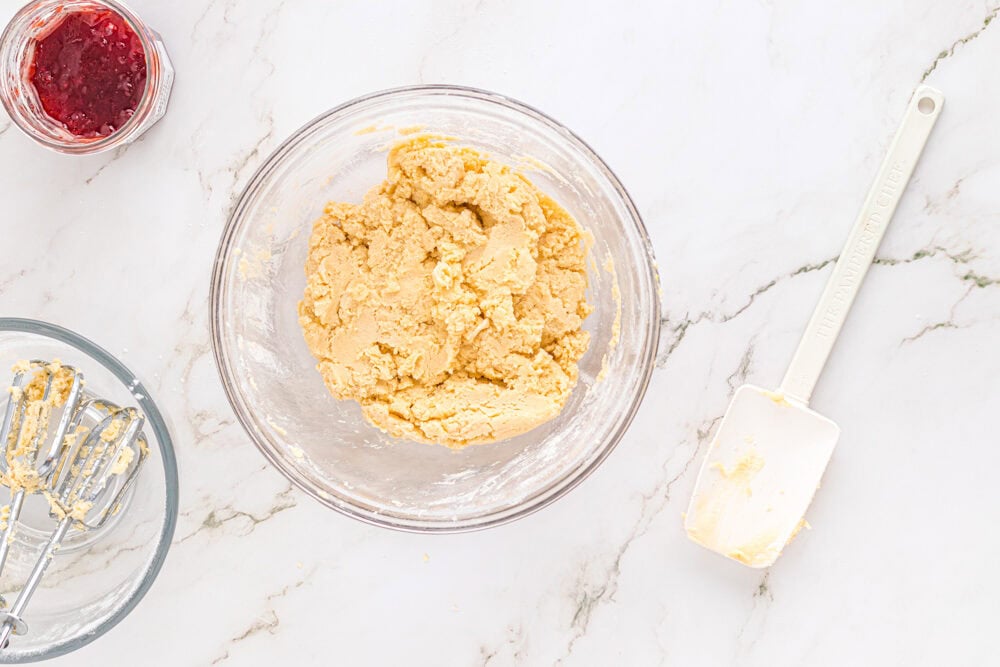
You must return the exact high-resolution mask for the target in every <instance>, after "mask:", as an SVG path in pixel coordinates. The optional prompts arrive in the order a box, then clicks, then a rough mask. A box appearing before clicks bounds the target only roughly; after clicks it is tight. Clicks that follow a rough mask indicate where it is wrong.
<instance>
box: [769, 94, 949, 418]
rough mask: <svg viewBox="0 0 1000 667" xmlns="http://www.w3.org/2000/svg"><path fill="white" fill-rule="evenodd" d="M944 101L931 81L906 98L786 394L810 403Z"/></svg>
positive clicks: (794, 365)
mask: <svg viewBox="0 0 1000 667" xmlns="http://www.w3.org/2000/svg"><path fill="white" fill-rule="evenodd" d="M943 104H944V96H943V95H942V94H941V92H940V91H938V90H935V89H934V88H931V87H930V86H924V85H921V86H919V87H918V88H917V89H916V90H915V91H914V93H913V97H911V98H910V103H909V105H908V106H907V107H906V113H905V114H904V115H903V120H902V123H901V124H900V126H899V130H898V131H897V132H896V136H895V138H893V140H892V143H891V144H890V145H889V152H888V153H887V154H886V156H885V160H883V161H882V166H881V167H879V170H878V175H877V176H876V177H875V182H874V183H873V184H872V188H871V190H869V191H868V196H867V197H866V198H865V203H864V206H862V207H861V212H860V213H859V214H858V219H857V221H856V222H855V223H854V228H853V229H851V235H850V236H849V237H848V238H847V245H845V246H844V250H843V252H842V253H841V254H840V258H839V259H838V260H837V264H836V266H835V267H834V269H833V275H832V276H831V277H830V282H828V283H827V284H826V289H825V290H823V296H822V297H821V298H820V300H819V305H817V306H816V310H815V311H814V312H813V315H812V319H810V320H809V324H808V325H807V326H806V331H805V334H803V336H802V340H801V342H799V347H798V349H797V350H796V351H795V356H794V357H792V363H791V365H790V366H789V367H788V372H787V373H785V379H784V380H782V381H781V391H782V392H783V393H784V394H785V395H786V396H789V397H791V398H794V399H796V400H797V401H799V402H800V403H803V404H808V403H809V398H810V397H811V396H812V392H813V388H814V387H815V386H816V381H817V380H819V374H820V373H821V372H822V370H823V366H824V365H825V364H826V360H827V358H828V357H829V356H830V351H831V350H832V349H833V344H834V342H836V340H837V334H839V333H840V329H841V327H842V326H843V325H844V320H845V319H846V318H847V312H848V311H849V310H850V308H851V304H852V303H854V297H855V296H857V294H858V289H859V288H860V287H861V282H862V281H863V280H864V277H865V274H866V273H868V267H870V266H871V263H872V260H873V259H874V258H875V251H876V250H878V245H879V243H880V242H881V241H882V236H883V235H884V234H885V230H886V227H888V226H889V221H890V220H891V219H892V214H893V213H894V212H895V211H896V206H897V204H899V200H900V198H901V197H902V196H903V191H904V190H905V189H906V184H907V183H908V182H909V180H910V175H911V174H913V169H914V167H916V165H917V160H919V159H920V153H921V152H922V151H923V149H924V144H926V143H927V137H928V136H930V133H931V129H933V127H934V123H935V121H937V117H938V115H939V114H940V113H941V107H942V105H943Z"/></svg>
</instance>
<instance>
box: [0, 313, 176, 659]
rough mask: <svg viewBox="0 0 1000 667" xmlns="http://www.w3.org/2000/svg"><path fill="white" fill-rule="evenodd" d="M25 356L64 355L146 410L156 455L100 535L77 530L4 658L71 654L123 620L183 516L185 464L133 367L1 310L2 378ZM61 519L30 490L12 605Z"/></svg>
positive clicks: (101, 385)
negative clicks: (180, 493) (180, 476)
mask: <svg viewBox="0 0 1000 667" xmlns="http://www.w3.org/2000/svg"><path fill="white" fill-rule="evenodd" d="M25 359H45V360H55V359H59V360H60V361H62V362H64V363H66V364H69V365H72V366H75V367H76V368H78V369H79V370H80V371H82V372H83V374H84V378H85V382H86V384H85V387H86V391H89V392H91V393H92V394H93V395H94V396H100V397H102V398H105V399H107V400H109V401H112V402H114V403H117V404H119V405H123V406H124V405H131V406H135V407H137V408H138V409H139V410H140V411H141V412H142V413H143V415H144V416H145V418H146V425H145V429H144V433H145V435H146V440H147V442H148V443H149V457H148V458H147V459H146V462H145V463H144V464H143V466H142V468H141V470H140V472H139V477H138V478H137V479H136V484H135V487H134V492H133V493H132V494H131V497H130V498H128V500H127V501H126V502H125V504H123V506H122V510H121V512H120V513H119V514H118V515H117V516H116V517H114V518H113V519H112V520H111V521H109V524H108V525H107V526H105V527H103V528H100V529H98V530H96V531H94V533H93V534H91V533H75V532H72V531H71V532H70V533H69V535H68V536H67V538H66V540H65V541H64V542H63V546H62V548H60V549H59V551H58V553H57V554H56V556H55V557H54V558H53V560H52V563H51V564H50V565H49V568H48V570H47V571H46V573H45V576H44V577H42V580H41V584H40V585H39V587H38V590H37V591H35V594H34V596H32V598H31V600H30V602H29V603H28V606H27V609H26V610H25V612H24V620H25V621H26V622H27V624H28V632H27V634H25V635H15V636H14V637H12V638H11V640H10V646H9V647H7V648H5V649H3V650H0V663H3V664H7V663H23V662H35V661H38V660H45V659H47V658H53V657H56V656H58V655H63V654H64V653H69V652H70V651H74V650H76V649H78V648H80V647H82V646H85V645H87V644H89V643H90V642H92V641H94V640H95V639H97V638H98V637H100V636H101V635H103V634H104V633H105V632H107V631H108V630H110V629H111V628H113V627H115V625H117V624H118V623H119V622H120V621H121V620H122V619H124V618H125V617H126V616H127V615H128V614H129V613H130V612H131V611H132V609H134V608H135V606H136V605H137V604H138V603H139V601H140V600H141V599H142V598H143V596H144V595H145V594H146V592H147V591H148V590H149V587H150V586H152V584H153V581H154V580H155V579H156V576H157V574H158V573H159V571H160V568H161V567H162V565H163V560H164V558H166V555H167V551H168V550H169V549H170V541H171V539H172V537H173V534H174V526H175V524H176V522H177V463H176V460H175V458H174V450H173V445H172V443H171V440H170V434H169V433H168V432H167V427H166V424H165V423H164V421H163V417H162V416H161V414H160V412H159V410H158V409H157V407H156V404H155V403H154V402H153V400H152V398H150V396H149V394H148V393H147V391H146V389H145V387H143V385H142V384H141V383H140V382H139V381H138V380H137V379H136V377H135V376H134V375H133V374H132V372H131V371H129V370H128V369H127V368H125V366H123V365H122V364H121V362H119V361H118V360H117V359H115V358H114V357H112V356H111V355H110V354H108V353H107V352H106V351H105V350H103V349H101V348H99V347H97V346H96V345H94V344H93V343H91V342H90V341H88V340H86V339H85V338H82V337H81V336H79V335H77V334H75V333H73V332H71V331H67V330H66V329H63V328H61V327H57V326H55V325H52V324H46V323H44V322H37V321H34V320H23V319H14V318H0V378H2V377H3V374H4V373H7V372H8V371H9V370H10V368H11V366H12V365H13V364H15V363H16V362H19V361H22V360H25ZM9 379H10V376H7V379H0V382H3V383H6V382H7V381H8V380H9ZM3 386H4V387H6V384H4V385H3ZM4 395H5V396H6V392H5V393H4ZM5 407H6V400H0V411H2V410H3V409H5ZM0 414H2V412H0ZM7 495H8V494H7V490H6V489H0V497H2V498H3V501H2V502H8V501H7ZM54 526H55V522H54V521H53V520H52V519H50V518H49V517H48V503H46V502H45V501H44V499H42V498H41V497H40V496H38V495H32V496H28V497H27V498H26V500H25V509H24V511H23V512H22V514H21V521H20V522H19V525H18V527H16V529H15V530H14V533H13V539H12V542H11V550H10V555H9V557H8V560H7V563H6V564H5V566H4V570H3V576H2V577H0V591H2V592H3V594H4V595H5V596H6V598H7V602H8V603H11V604H12V603H13V602H14V600H15V599H16V598H17V595H18V593H19V592H20V589H21V587H22V586H23V585H24V582H25V580H26V579H27V577H28V574H29V573H30V571H31V568H32V567H33V566H34V564H35V560H36V559H37V558H38V555H39V553H40V551H41V548H42V545H43V543H44V542H45V540H47V539H48V537H49V532H50V531H51V530H52V528H53V527H54Z"/></svg>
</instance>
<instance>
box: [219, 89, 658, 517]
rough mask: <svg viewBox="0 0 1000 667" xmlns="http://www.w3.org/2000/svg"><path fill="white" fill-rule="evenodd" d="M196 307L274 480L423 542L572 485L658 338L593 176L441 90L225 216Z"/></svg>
mask: <svg viewBox="0 0 1000 667" xmlns="http://www.w3.org/2000/svg"><path fill="white" fill-rule="evenodd" d="M414 128H419V129H414ZM331 202H332V204H331ZM571 221H572V222H571ZM211 299H212V339H213V347H214V351H215V357H216V362H217V365H218V367H219V371H220V374H221V376H222V379H223V385H224V387H225V390H226V393H227V395H228V397H229V399H230V402H231V403H232V405H233V408H234V411H235V413H236V416H237V418H238V419H239V421H240V423H241V424H242V425H243V426H244V428H245V429H246V431H247V434H248V435H249V437H250V440H251V441H252V442H254V444H256V445H257V446H258V448H259V449H260V450H261V452H262V453H263V454H264V455H265V456H266V457H267V459H268V460H269V461H271V462H272V463H273V464H274V465H275V466H276V467H277V468H278V469H279V470H280V471H281V472H282V473H283V474H284V475H286V476H287V477H288V478H289V479H290V480H292V481H293V482H294V483H295V484H297V485H298V486H300V487H301V488H302V489H304V490H305V491H307V492H308V493H310V494H311V495H313V496H314V497H315V498H317V499H318V500H319V501H320V502H322V503H324V504H325V505H327V506H329V507H331V508H333V509H335V510H337V511H339V512H342V513H344V514H347V515H349V516H352V517H355V518H358V519H361V520H363V521H367V522H370V523H373V524H376V525H380V526H386V527H391V528H397V529H403V530H412V531H421V532H454V531H462V530H472V529H477V528H484V527H489V526H495V525H498V524H501V523H504V522H507V521H511V520H513V519H516V518H518V517H522V516H525V515H526V514H528V513H530V512H532V511H535V510H537V509H539V508H541V507H544V506H545V505H547V504H548V503H550V502H552V501H554V500H555V499H557V498H559V497H561V496H562V495H563V494H565V493H566V492H567V491H569V490H570V489H572V488H573V487H574V486H576V485H577V484H578V483H579V482H580V481H581V480H583V479H584V478H585V477H586V476H587V475H588V474H589V473H590V472H592V471H593V470H594V469H595V468H596V467H597V466H598V465H600V463H601V462H602V461H603V460H604V459H605V458H606V457H607V456H608V454H609V453H610V452H611V451H612V449H613V448H614V447H615V445H616V444H617V443H618V442H619V441H620V440H621V439H622V437H623V436H624V434H625V431H626V429H627V427H628V425H629V423H630V422H631V420H632V417H633V416H634V414H635V412H636V410H637V409H638V407H639V404H640V402H641V400H642V397H643V394H644V392H645V389H646V384H647V382H648V380H649V375H650V373H651V371H652V367H653V358H654V355H655V350H656V344H657V340H658V332H659V326H660V314H659V313H660V311H659V295H658V285H657V278H656V270H655V262H654V261H653V258H652V255H651V252H650V247H649V242H648V239H647V237H646V233H645V230H644V228H643V226H642V222H641V220H640V219H639V216H638V214H637V213H636V210H635V207H634V206H633V204H632V202H631V200H630V199H629V197H628V195H627V193H626V192H625V190H624V188H623V187H622V185H621V184H620V183H619V182H618V180H617V179H616V178H615V176H614V174H613V173H612V172H611V171H610V170H609V169H608V167H607V166H606V165H605V164H604V163H603V162H602V161H601V160H600V158H599V157H597V155H596V154H595V153H594V152H593V151H592V150H591V149H590V148H589V147H588V146H587V145H586V144H585V143H583V142H582V141H581V140H580V139H579V138H577V137H576V136H575V135H573V134H572V133H571V132H570V131H569V130H567V129H566V128H565V127H563V126H562V125H560V124H559V123H557V122H556V121H554V120H552V119H551V118H548V117H547V116H545V115H544V114H541V113H540V112H538V111H536V110H534V109H532V108H531V107H528V106H526V105H524V104H520V103H518V102H514V101H512V100H510V99H508V98H505V97H503V96H500V95H496V94H494V93H488V92H485V91H479V90H472V89H467V88H457V87H447V86H422V87H414V88H403V89H397V90H392V91H387V92H382V93H376V94H373V95H370V96H367V97H363V98H359V99H357V100H353V101H351V102H349V103H347V104H345V105H343V106H341V107H338V108H335V109H333V110H332V111H330V112H328V113H326V114H324V115H322V116H320V117H319V118H317V119H316V120H314V121H312V122H310V123H309V124H307V125H306V126H305V127H303V128H302V129H301V130H299V131H298V132H296V133H295V134H293V135H292V136H291V137H290V138H289V139H288V140H287V141H286V142H285V143H284V144H282V145H281V146H280V147H279V148H278V149H277V150H276V151H275V152H274V154H273V155H271V156H270V157H268V158H267V159H266V160H265V162H264V164H263V165H262V166H261V167H260V169H259V170H258V171H257V173H256V174H255V175H254V176H253V177H252V178H251V180H250V182H249V184H248V185H247V187H246V189H245V191H244V192H243V193H242V195H241V196H240V198H239V199H238V201H237V203H236V206H235V208H234V210H233V213H232V216H231V218H230V220H229V223H228V224H227V226H226V229H225V231H224V233H223V238H222V240H221V243H220V246H219V252H218V254H217V256H216V264H215V269H214V273H213V279H212V292H211ZM300 304H301V305H300ZM303 324H305V331H304V329H303ZM304 333H305V335H303V334H304ZM473 405H475V406H478V407H476V409H475V410H473V409H471V406H473ZM428 442H431V443H434V444H433V445H428V444H427V443H428ZM473 443H477V444H473ZM486 443H488V444H486ZM442 445H447V446H442Z"/></svg>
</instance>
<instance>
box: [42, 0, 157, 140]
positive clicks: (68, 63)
mask: <svg viewBox="0 0 1000 667" xmlns="http://www.w3.org/2000/svg"><path fill="white" fill-rule="evenodd" d="M28 79H29V81H30V82H31V84H32V85H33V86H34V87H35V90H36V91H37V92H38V100H39V101H40V102H41V105H42V108H43V109H44V110H45V113H46V114H48V115H49V116H50V117H51V118H52V119H54V120H56V121H58V122H60V123H62V124H63V125H65V126H66V129H67V130H69V131H70V132H71V133H72V134H74V135H76V136H78V137H106V136H108V135H110V134H112V133H113V132H115V131H116V130H117V129H119V128H120V127H121V126H122V125H124V124H125V123H126V122H127V121H128V119H129V118H131V117H132V114H133V113H135V110H136V108H137V107H138V106H139V102H140V101H141V100H142V96H143V93H144V92H145V90H146V53H145V51H143V47H142V43H141V42H140V40H139V36H138V35H136V34H135V31H134V30H132V28H131V27H129V25H128V24H127V23H126V22H125V19H124V18H122V16H121V15H120V14H118V13H116V12H113V11H110V10H94V11H87V10H83V11H76V12H72V13H70V14H68V15H67V16H66V18H64V19H63V20H62V21H61V22H60V23H59V24H58V25H56V26H55V27H54V28H53V29H52V30H51V31H50V32H48V33H47V34H46V35H45V36H44V37H42V38H40V39H38V40H37V41H36V42H35V53H34V57H33V59H32V61H31V64H30V66H29V71H28Z"/></svg>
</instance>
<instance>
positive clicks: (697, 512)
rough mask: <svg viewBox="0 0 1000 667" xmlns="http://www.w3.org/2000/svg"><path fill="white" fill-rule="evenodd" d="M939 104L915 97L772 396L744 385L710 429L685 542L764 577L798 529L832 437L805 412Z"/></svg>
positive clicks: (831, 428)
mask: <svg viewBox="0 0 1000 667" xmlns="http://www.w3.org/2000/svg"><path fill="white" fill-rule="evenodd" d="M943 103H944V97H943V96H942V94H941V93H940V92H939V91H937V90H935V89H933V88H931V87H929V86H920V87H919V88H917V90H916V91H915V92H914V94H913V97H912V98H911V99H910V102H909V105H908V106H907V108H906V113H905V115H904V116H903V121H902V124H901V125H900V127H899V131H898V132H897V133H896V136H895V138H894V139H893V140H892V144H891V145H890V146H889V152H888V154H887V155H886V156H885V160H884V161H883V162H882V166H881V167H880V168H879V171H878V175H877V176H876V177H875V183H874V184H873V185H872V188H871V190H870V191H869V192H868V197H867V198H866V199H865V203H864V206H863V207H862V209H861V213H860V214H859V215H858V219H857V221H856V222H855V223H854V228H853V229H852V230H851V235H850V236H849V237H848V239H847V245H846V246H844V251H843V252H842V253H841V255H840V258H839V259H838V260H837V264H836V266H835V268H834V270H833V276H831V278H830V282H829V283H827V285H826V289H825V290H824V291H823V296H822V298H820V301H819V305H818V306H817V307H816V310H815V312H814V313H813V316H812V319H811V320H809V324H808V325H807V326H806V330H805V334H804V335H803V336H802V341H801V342H800V343H799V347H798V349H797V350H796V351H795V356H794V357H792V363H791V365H790V366H789V368H788V371H787V372H786V373H785V378H784V379H783V380H782V381H781V387H780V388H779V389H778V390H777V391H776V392H769V391H767V390H764V389H760V388H759V387H755V386H752V385H743V386H742V387H740V388H739V389H738V390H737V391H736V394H735V396H733V401H732V403H730V405H729V409H728V410H727V411H726V415H725V417H724V418H723V420H722V424H721V425H720V426H719V432H718V434H717V435H716V436H715V440H714V441H713V443H712V445H711V448H710V450H709V452H708V455H707V456H706V457H705V462H704V464H703V465H702V467H701V472H700V473H699V474H698V481H697V482H696V484H695V490H694V496H693V497H692V498H691V505H690V507H689V508H688V511H687V514H686V515H685V519H684V527H685V529H686V530H687V534H688V537H690V538H691V539H692V540H694V541H695V542H698V543H699V544H701V545H703V546H705V547H707V548H709V549H711V550H712V551H717V552H718V553H720V554H723V555H725V556H728V557H729V558H733V559H735V560H738V561H739V562H741V563H744V564H746V565H749V566H751V567H767V566H769V565H771V564H772V563H774V561H775V560H776V559H777V558H778V556H779V555H780V554H781V550H782V548H783V547H784V546H785V544H787V543H788V542H789V541H790V540H791V539H792V537H794V536H795V533H796V532H798V530H799V528H800V527H801V526H803V525H804V523H805V521H804V515H805V512H806V509H807V508H808V507H809V503H810V502H812V498H813V495H814V494H815V492H816V489H817V488H818V487H819V483H820V479H821V478H822V476H823V471H824V470H825V469H826V464H827V462H828V461H829V460H830V455H831V454H832V453H833V447H834V445H835V444H836V443H837V438H838V436H839V435H840V428H838V426H837V425H836V424H834V423H833V422H832V421H830V420H829V419H827V418H826V417H824V416H822V415H820V414H818V413H816V412H813V411H812V410H810V409H809V408H808V407H807V405H808V403H809V397H810V396H811V395H812V391H813V388H814V387H815V386H816V381H817V380H818V379H819V374H820V372H821V371H822V370H823V366H824V364H825V363H826V360H827V357H829V355H830V350H831V349H833V344H834V341H835V340H836V339H837V334H838V333H840V329H841V326H843V324H844V320H845V318H846V317H847V311H848V310H849V309H850V307H851V304H852V303H853V302H854V297H855V296H856V295H857V293H858V288H860V287H861V281H862V280H863V279H864V277H865V274H866V273H867V272H868V267H869V266H871V263H872V260H873V259H874V257H875V251H876V250H877V249H878V245H879V242H880V241H881V240H882V235H883V234H884V233H885V229H886V227H887V226H888V224H889V220H890V219H891V218H892V214H893V213H894V212H895V210H896V205H897V204H898V203H899V200H900V197H902V194H903V190H904V189H905V188H906V184H907V183H908V182H909V180H910V175H911V174H912V173H913V169H914V167H915V166H916V164H917V160H918V159H919V158H920V153H921V151H922V150H923V148H924V144H925V143H927V137H928V136H929V135H930V132H931V129H932V128H933V127H934V123H935V121H936V120H937V117H938V115H939V114H940V113H941V106H942V104H943Z"/></svg>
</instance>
